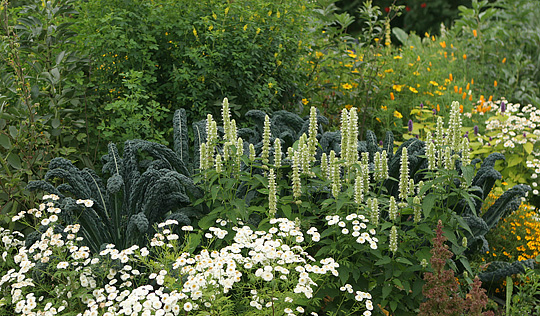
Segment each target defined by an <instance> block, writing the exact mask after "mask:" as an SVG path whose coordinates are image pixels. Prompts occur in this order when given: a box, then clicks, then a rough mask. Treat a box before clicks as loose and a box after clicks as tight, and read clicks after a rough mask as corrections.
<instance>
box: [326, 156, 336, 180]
mask: <svg viewBox="0 0 540 316" xmlns="http://www.w3.org/2000/svg"><path fill="white" fill-rule="evenodd" d="M335 161H337V159H336V152H335V151H333V150H331V151H330V157H328V173H327V174H326V177H327V178H328V180H332V179H333V176H332V175H333V174H334V172H335V168H334V162H335Z"/></svg>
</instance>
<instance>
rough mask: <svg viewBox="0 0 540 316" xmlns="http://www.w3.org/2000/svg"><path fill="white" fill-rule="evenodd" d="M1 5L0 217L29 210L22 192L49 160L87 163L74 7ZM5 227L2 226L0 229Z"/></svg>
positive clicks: (83, 64) (82, 65)
mask: <svg viewBox="0 0 540 316" xmlns="http://www.w3.org/2000/svg"><path fill="white" fill-rule="evenodd" d="M29 2H30V4H28V5H25V6H23V7H15V6H12V5H11V3H8V2H7V1H2V2H1V4H0V32H1V35H2V41H1V44H0V61H1V63H0V182H2V186H1V188H0V205H2V206H1V207H0V213H2V214H11V215H13V214H14V213H16V212H17V211H19V210H21V209H26V208H29V207H30V206H31V205H32V204H33V201H34V200H33V197H32V196H31V195H29V193H28V191H25V190H24V187H25V186H26V184H27V183H28V181H29V180H32V179H39V178H41V177H42V176H43V173H44V168H45V164H44V161H47V160H49V159H51V157H54V156H56V155H62V156H66V157H69V158H70V159H72V160H75V161H78V163H81V162H82V164H86V165H89V164H90V160H89V159H88V157H87V155H86V152H87V149H88V147H86V148H85V144H86V141H87V140H88V139H87V132H86V130H85V121H84V119H83V118H84V115H83V113H84V104H85V89H84V84H83V83H84V80H85V72H88V61H87V60H86V59H85V58H84V56H83V55H82V54H81V53H80V51H78V49H77V47H76V46H75V45H73V38H74V33H73V26H72V24H73V20H74V19H75V17H76V15H77V12H76V11H75V10H73V1H70V0H66V1H48V2H44V1H43V2H42V1H29ZM2 224H4V223H2Z"/></svg>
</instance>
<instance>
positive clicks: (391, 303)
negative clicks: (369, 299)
mask: <svg viewBox="0 0 540 316" xmlns="http://www.w3.org/2000/svg"><path fill="white" fill-rule="evenodd" d="M397 304H398V303H397V302H396V301H391V302H390V309H391V310H392V312H395V311H396V309H397Z"/></svg>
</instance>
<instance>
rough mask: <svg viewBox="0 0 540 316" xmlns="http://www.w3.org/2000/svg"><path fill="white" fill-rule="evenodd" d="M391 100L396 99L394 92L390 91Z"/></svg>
mask: <svg viewBox="0 0 540 316" xmlns="http://www.w3.org/2000/svg"><path fill="white" fill-rule="evenodd" d="M390 100H392V101H394V93H393V92H390Z"/></svg>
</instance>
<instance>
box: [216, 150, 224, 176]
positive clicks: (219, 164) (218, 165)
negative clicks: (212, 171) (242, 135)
mask: <svg viewBox="0 0 540 316" xmlns="http://www.w3.org/2000/svg"><path fill="white" fill-rule="evenodd" d="M214 168H216V172H217V173H221V172H223V161H222V160H221V155H220V154H217V155H216V159H215V162H214Z"/></svg>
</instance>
